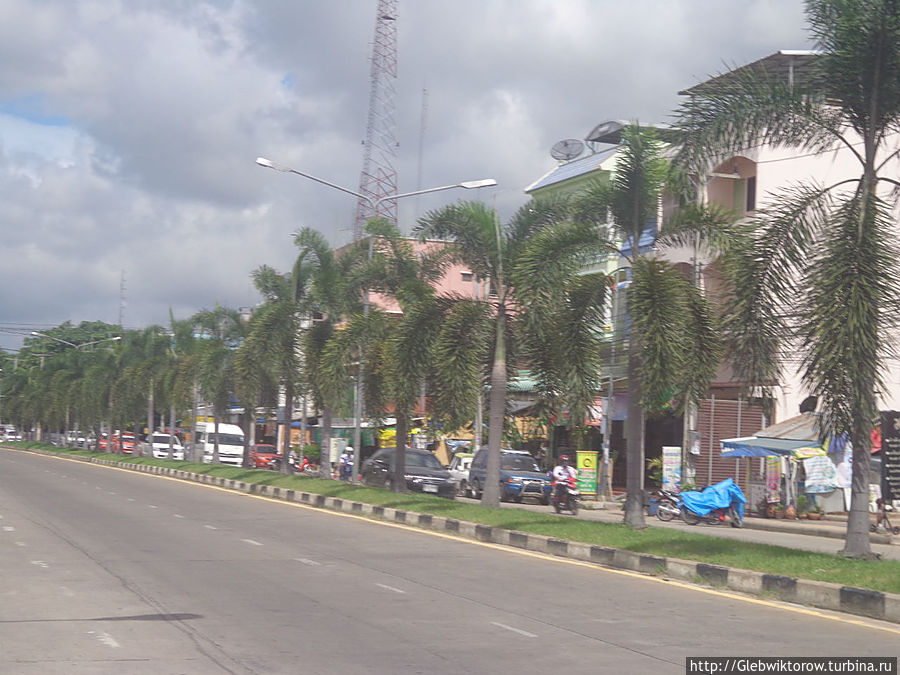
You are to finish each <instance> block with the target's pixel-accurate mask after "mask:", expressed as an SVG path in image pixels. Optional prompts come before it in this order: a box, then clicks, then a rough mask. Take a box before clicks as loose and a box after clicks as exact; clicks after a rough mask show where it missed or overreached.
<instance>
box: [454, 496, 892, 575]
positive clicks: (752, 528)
mask: <svg viewBox="0 0 900 675" xmlns="http://www.w3.org/2000/svg"><path fill="white" fill-rule="evenodd" d="M459 499H460V501H470V502H473V503H474V500H469V499H464V498H459ZM501 507H502V508H517V509H527V510H529V511H538V512H540V511H543V512H549V513H552V512H553V509H552V507H550V506H543V505H541V504H537V503H522V504H509V503H504V504H501ZM577 517H578V518H579V519H583V520H594V521H597V522H603V523H614V524H621V523H622V522H623V513H622V503H621V502H607V503H606V504H603V503H600V502H593V501H585V502H584V508H582V509H581V511H579V512H578V516H577ZM646 519H647V525H649V526H650V527H667V528H672V529H677V530H681V531H683V532H693V533H695V534H705V535H709V536H711V537H720V538H723V539H734V540H737V541H747V542H753V543H756V544H768V545H771V546H784V547H786V548H793V549H798V550H803V551H814V552H817V553H832V554H834V553H837V552H838V551H839V550H840V549H841V548H843V541H844V537H845V535H846V530H847V525H846V523H845V522H843V521H839V520H822V521H813V520H778V519H769V518H756V517H753V516H751V517H748V518H745V519H744V522H745V526H744V527H743V528H735V527H729V526H728V524H727V523H726V524H724V525H707V524H705V523H700V524H699V525H688V524H687V523H685V522H684V521H683V520H681V519H680V518H676V519H674V520H672V521H669V522H667V523H664V522H662V521H661V520H659V519H658V518H657V517H656V516H646ZM869 536H870V542H871V546H872V552H873V553H877V554H879V555H880V556H881V557H882V558H883V559H885V560H900V537H891V536H890V535H885V534H877V533H871V534H870V535H869ZM892 541H893V542H894V543H891V542H892Z"/></svg>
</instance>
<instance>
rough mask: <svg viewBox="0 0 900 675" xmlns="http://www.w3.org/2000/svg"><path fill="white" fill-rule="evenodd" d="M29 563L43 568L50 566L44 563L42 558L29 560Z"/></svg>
mask: <svg viewBox="0 0 900 675" xmlns="http://www.w3.org/2000/svg"><path fill="white" fill-rule="evenodd" d="M31 564H32V565H37V566H38V567H43V568H45V569H46V568H48V567H50V565H48V564H47V563H45V562H44V561H43V560H32V561H31Z"/></svg>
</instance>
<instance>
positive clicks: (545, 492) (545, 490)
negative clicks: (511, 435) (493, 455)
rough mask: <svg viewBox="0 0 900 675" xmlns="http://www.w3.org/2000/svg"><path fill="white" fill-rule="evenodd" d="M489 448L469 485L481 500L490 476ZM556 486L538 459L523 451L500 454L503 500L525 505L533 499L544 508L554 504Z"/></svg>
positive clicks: (475, 465) (477, 455)
mask: <svg viewBox="0 0 900 675" xmlns="http://www.w3.org/2000/svg"><path fill="white" fill-rule="evenodd" d="M487 457H488V449H487V446H482V447H481V449H480V450H478V452H477V453H475V459H473V460H472V466H471V468H470V469H469V485H470V489H471V490H472V492H473V494H474V495H475V497H476V498H479V499H480V498H481V493H482V492H483V490H484V482H485V479H486V476H487ZM552 489H553V488H552V485H551V483H550V479H549V478H548V477H547V474H546V473H544V472H543V471H541V468H540V467H539V466H538V465H537V462H535V461H534V457H532V456H531V455H529V454H528V453H527V452H522V451H520V450H507V449H503V450H501V451H500V499H502V500H503V501H505V502H507V501H514V502H521V501H522V500H523V499H524V498H525V497H532V498H534V499H537V500H538V501H540V502H541V504H549V503H550V492H551V490H552Z"/></svg>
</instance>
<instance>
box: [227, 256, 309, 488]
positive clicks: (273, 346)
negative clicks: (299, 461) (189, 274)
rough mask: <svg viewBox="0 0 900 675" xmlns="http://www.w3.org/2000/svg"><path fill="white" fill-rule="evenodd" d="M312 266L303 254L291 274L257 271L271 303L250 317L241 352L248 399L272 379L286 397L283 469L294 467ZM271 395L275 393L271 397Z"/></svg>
mask: <svg viewBox="0 0 900 675" xmlns="http://www.w3.org/2000/svg"><path fill="white" fill-rule="evenodd" d="M309 272H310V270H309V267H308V266H304V265H303V260H302V259H298V261H297V264H295V265H294V270H293V272H292V274H291V275H290V276H289V277H285V276H282V275H279V274H278V273H277V272H276V271H275V270H274V269H272V268H271V267H268V266H266V265H264V266H263V267H260V268H259V269H257V270H256V271H255V272H254V273H253V283H254V284H255V286H256V288H257V290H259V291H260V293H262V294H263V297H264V298H265V302H264V303H263V305H262V306H260V307H258V308H257V309H256V310H255V311H254V313H253V317H252V319H251V320H250V325H249V330H248V335H247V339H246V340H244V342H243V344H242V345H241V347H240V348H239V349H238V352H237V354H236V356H235V367H236V369H237V371H238V373H239V375H240V377H239V378H238V379H239V382H240V383H241V386H240V387H239V391H240V392H241V393H242V398H244V399H245V400H246V401H248V403H252V405H248V406H247V407H248V408H250V407H253V406H255V401H256V400H257V399H259V397H260V396H261V395H263V393H264V392H265V391H266V390H267V389H268V390H270V389H271V384H272V383H278V384H279V386H280V387H281V389H282V390H283V392H284V397H285V410H284V415H285V418H284V419H285V433H284V438H283V446H282V448H281V455H282V462H281V471H282V473H288V472H290V470H291V466H290V463H289V462H288V458H289V455H290V448H291V445H290V439H291V434H290V428H291V420H292V418H293V403H294V398H295V396H296V393H297V391H298V390H299V389H300V387H301V384H300V361H301V356H302V347H301V344H300V341H301V338H302V335H303V328H304V318H305V317H304V314H303V307H302V306H301V301H302V300H303V297H304V295H305V292H306V287H307V280H308V276H309ZM270 398H271V396H270Z"/></svg>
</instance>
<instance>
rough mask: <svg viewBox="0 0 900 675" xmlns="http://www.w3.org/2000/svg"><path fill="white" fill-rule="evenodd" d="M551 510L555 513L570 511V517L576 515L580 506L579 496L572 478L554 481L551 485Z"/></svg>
mask: <svg viewBox="0 0 900 675" xmlns="http://www.w3.org/2000/svg"><path fill="white" fill-rule="evenodd" d="M550 501H551V503H552V504H553V508H554V510H555V511H556V512H557V513H560V512H561V511H564V510H565V511H571V513H572V515H573V516H575V515H578V508H579V507H580V506H581V494H580V493H579V492H578V487H577V486H576V484H575V479H574V478H569V479H568V480H566V481H556V482H555V483H554V485H553V497H552V498H551V500H550Z"/></svg>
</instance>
